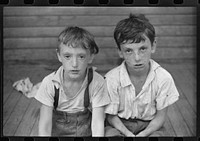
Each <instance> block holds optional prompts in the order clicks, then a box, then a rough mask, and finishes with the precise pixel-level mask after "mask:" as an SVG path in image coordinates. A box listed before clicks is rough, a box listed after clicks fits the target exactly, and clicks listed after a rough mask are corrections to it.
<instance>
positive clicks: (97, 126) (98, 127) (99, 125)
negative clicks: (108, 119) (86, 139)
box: [91, 107, 105, 137]
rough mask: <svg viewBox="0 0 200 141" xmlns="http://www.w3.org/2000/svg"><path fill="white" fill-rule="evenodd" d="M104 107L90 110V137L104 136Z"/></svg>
mask: <svg viewBox="0 0 200 141" xmlns="http://www.w3.org/2000/svg"><path fill="white" fill-rule="evenodd" d="M104 119H105V114H104V107H97V108H93V110H92V125H91V126H92V127H91V128H92V136H93V137H95V136H96V137H97V136H98V137H99V136H104Z"/></svg>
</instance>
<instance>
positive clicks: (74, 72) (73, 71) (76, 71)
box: [70, 70, 79, 74]
mask: <svg viewBox="0 0 200 141" xmlns="http://www.w3.org/2000/svg"><path fill="white" fill-rule="evenodd" d="M70 72H71V73H73V74H77V73H79V70H71V71H70Z"/></svg>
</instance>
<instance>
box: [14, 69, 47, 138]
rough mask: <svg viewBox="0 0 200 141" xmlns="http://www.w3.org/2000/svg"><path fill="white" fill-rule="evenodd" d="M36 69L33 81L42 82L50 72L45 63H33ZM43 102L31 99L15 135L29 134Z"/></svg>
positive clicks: (33, 70)
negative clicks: (45, 67)
mask: <svg viewBox="0 0 200 141" xmlns="http://www.w3.org/2000/svg"><path fill="white" fill-rule="evenodd" d="M33 67H34V69H32V70H31V71H32V74H33V75H32V77H31V82H32V83H33V84H36V83H38V82H41V81H42V79H43V78H44V77H45V76H46V75H47V74H49V72H48V71H47V70H45V69H44V66H43V65H37V66H36V65H33ZM40 106H41V104H40V102H38V101H37V100H35V99H34V98H32V99H31V103H30V105H29V106H27V107H28V108H27V110H26V111H25V112H24V116H23V118H22V120H21V122H20V123H19V125H18V128H17V130H16V132H15V134H14V135H15V136H29V135H30V133H31V131H32V129H33V127H34V124H35V122H36V121H37V118H38V116H39V108H40Z"/></svg>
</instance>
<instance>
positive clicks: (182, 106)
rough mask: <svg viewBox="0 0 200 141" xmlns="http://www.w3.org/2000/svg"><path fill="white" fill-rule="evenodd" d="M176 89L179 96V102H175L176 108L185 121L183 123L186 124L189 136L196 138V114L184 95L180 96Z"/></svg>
mask: <svg viewBox="0 0 200 141" xmlns="http://www.w3.org/2000/svg"><path fill="white" fill-rule="evenodd" d="M178 89H179V93H180V94H181V96H180V98H179V100H178V101H177V102H176V105H177V108H178V109H179V111H180V113H181V115H182V117H183V119H184V120H185V123H186V124H187V126H188V128H189V130H190V132H191V135H192V136H196V121H197V116H196V113H195V112H194V110H193V109H192V106H191V105H190V104H189V103H188V101H187V100H186V97H185V96H184V94H182V91H181V90H180V88H178Z"/></svg>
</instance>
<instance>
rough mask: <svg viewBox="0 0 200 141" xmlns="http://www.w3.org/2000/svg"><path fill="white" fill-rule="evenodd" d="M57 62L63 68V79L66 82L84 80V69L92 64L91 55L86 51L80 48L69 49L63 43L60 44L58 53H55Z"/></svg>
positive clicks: (69, 47)
mask: <svg viewBox="0 0 200 141" xmlns="http://www.w3.org/2000/svg"><path fill="white" fill-rule="evenodd" d="M57 56H58V60H59V61H60V62H61V63H62V65H63V68H64V72H65V73H64V77H65V78H66V79H68V80H73V81H74V80H77V81H79V80H82V79H84V76H85V72H86V68H87V66H88V64H89V63H92V60H93V57H94V55H93V54H90V51H89V50H88V49H84V48H82V47H71V46H68V45H65V44H63V43H61V44H60V52H57Z"/></svg>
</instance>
